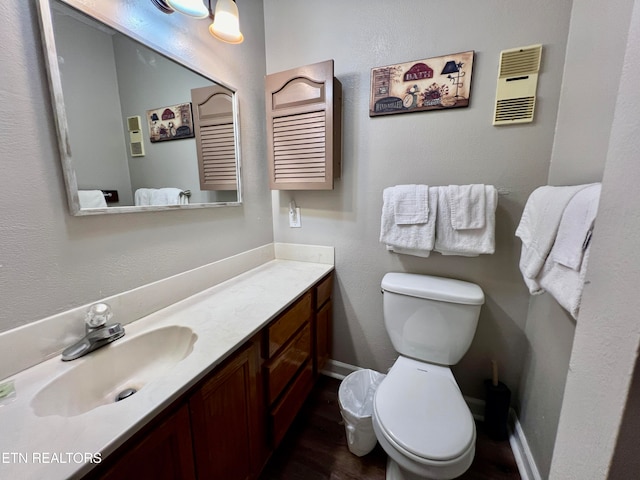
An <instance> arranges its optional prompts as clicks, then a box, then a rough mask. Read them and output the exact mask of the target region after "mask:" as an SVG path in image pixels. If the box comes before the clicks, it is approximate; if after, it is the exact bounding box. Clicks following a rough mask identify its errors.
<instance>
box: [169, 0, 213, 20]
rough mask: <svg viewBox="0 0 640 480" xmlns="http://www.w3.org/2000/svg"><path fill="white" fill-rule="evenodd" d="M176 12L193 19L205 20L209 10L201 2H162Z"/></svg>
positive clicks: (189, 0) (184, 0)
mask: <svg viewBox="0 0 640 480" xmlns="http://www.w3.org/2000/svg"><path fill="white" fill-rule="evenodd" d="M164 1H165V2H166V3H167V4H168V5H169V6H170V7H171V8H173V9H174V10H175V11H176V12H180V13H183V14H185V15H189V16H190V17H194V18H207V17H208V16H209V9H208V8H207V7H205V5H204V3H203V2H202V0H164Z"/></svg>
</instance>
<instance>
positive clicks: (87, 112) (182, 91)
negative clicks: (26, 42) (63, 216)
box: [39, 0, 242, 215]
mask: <svg viewBox="0 0 640 480" xmlns="http://www.w3.org/2000/svg"><path fill="white" fill-rule="evenodd" d="M39 6H40V20H41V22H40V23H41V29H42V36H43V42H44V46H45V57H46V60H47V69H48V75H49V85H50V91H51V97H52V102H53V109H54V113H55V120H56V129H57V133H58V143H59V150H60V156H61V161H62V167H63V173H64V178H65V183H66V189H67V197H68V202H69V208H70V210H71V213H72V214H73V215H97V214H111V213H130V212H145V211H162V210H176V209H193V208H205V207H219V206H235V205H240V204H241V202H242V196H241V190H242V189H241V181H240V178H241V175H240V138H239V129H238V125H239V123H238V101H237V94H236V91H235V89H233V88H232V87H230V86H228V85H224V84H222V83H221V82H220V81H214V80H213V79H211V78H210V77H208V76H207V75H206V74H204V73H203V72H201V71H198V69H197V68H195V67H193V66H187V65H185V64H184V63H182V62H181V61H179V60H178V59H176V58H174V57H173V56H172V55H171V54H170V53H168V52H166V51H160V50H159V49H157V48H154V47H152V46H150V45H148V44H146V45H145V44H144V43H141V42H140V41H139V40H140V39H139V38H137V40H136V39H134V38H132V35H133V34H131V33H130V32H129V31H128V30H126V29H125V28H124V27H120V26H118V25H114V24H111V23H110V21H108V20H105V19H104V18H97V16H98V15H97V14H95V13H94V14H93V15H91V11H90V10H89V7H86V8H85V7H82V10H87V11H84V12H83V11H80V10H78V9H76V8H73V7H71V6H70V5H68V4H67V3H65V2H63V1H61V0H39ZM127 33H128V34H127ZM133 36H136V35H133ZM136 37H137V36H136ZM194 92H195V95H196V97H193V95H194ZM203 92H205V93H203Z"/></svg>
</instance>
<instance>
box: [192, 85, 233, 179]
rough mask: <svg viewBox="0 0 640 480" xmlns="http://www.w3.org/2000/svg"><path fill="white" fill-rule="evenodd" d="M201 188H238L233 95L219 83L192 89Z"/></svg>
mask: <svg viewBox="0 0 640 480" xmlns="http://www.w3.org/2000/svg"><path fill="white" fill-rule="evenodd" d="M191 101H192V103H193V124H194V127H195V135H196V148H197V151H198V169H199V171H200V189H201V190H237V188H238V183H237V180H238V163H237V162H236V135H235V130H234V125H233V95H232V93H231V92H230V91H229V90H228V89H226V88H224V87H222V86H219V85H213V86H211V87H203V88H194V89H193V90H191Z"/></svg>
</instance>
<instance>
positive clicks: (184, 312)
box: [0, 259, 333, 480]
mask: <svg viewBox="0 0 640 480" xmlns="http://www.w3.org/2000/svg"><path fill="white" fill-rule="evenodd" d="M331 270H333V265H330V264H324V263H312V262H302V261H294V260H278V259H276V260H271V261H269V262H267V263H265V264H264V265H261V266H259V267H257V268H253V269H252V270H249V271H248V272H246V273H243V274H240V275H238V276H236V277H234V278H232V279H230V280H227V281H225V282H223V283H220V284H218V285H216V286H214V287H211V288H209V289H207V290H204V291H203V292H200V293H198V294H196V295H193V296H191V297H189V298H186V299H185V300H182V301H179V302H177V303H175V304H173V305H171V306H169V307H166V308H163V309H162V310H159V311H157V312H155V313H152V314H150V315H147V316H146V317H143V318H141V319H139V320H137V321H135V322H133V323H129V324H128V325H126V326H125V329H126V335H125V337H123V338H122V339H121V340H118V341H117V342H123V341H127V340H128V339H130V338H132V337H134V336H136V335H138V334H141V333H144V332H146V331H149V330H153V329H156V328H159V327H163V326H167V325H180V326H185V327H189V328H191V329H192V330H193V331H194V332H195V333H196V334H197V335H198V339H197V341H196V343H195V345H194V347H193V351H192V352H191V354H190V355H188V356H187V357H186V358H185V359H183V360H182V361H180V362H179V363H178V364H176V365H175V366H173V367H172V368H170V369H168V370H167V371H166V373H165V375H164V376H163V378H161V379H158V380H155V381H151V382H149V383H148V384H147V385H145V386H144V387H143V388H142V389H141V390H140V391H138V392H137V393H136V394H135V395H133V396H132V397H130V398H128V399H127V400H126V401H123V402H119V403H111V404H108V405H103V406H100V407H97V408H95V409H93V410H90V411H89V412H87V413H84V414H81V415H77V416H74V417H61V416H55V415H52V416H44V417H39V416H37V415H36V414H35V413H34V411H33V409H32V407H31V400H32V398H33V397H34V395H35V394H36V393H37V392H38V391H40V390H41V389H42V388H43V387H44V386H45V385H47V384H48V383H49V382H50V381H51V380H52V379H54V378H56V377H58V376H59V375H61V374H63V373H64V372H66V371H68V370H69V369H72V368H74V367H76V366H78V365H79V364H80V362H83V361H86V359H87V358H88V357H83V358H80V359H78V360H74V361H71V362H62V361H60V357H59V356H57V357H54V358H51V359H49V360H46V361H44V362H42V363H40V364H38V365H35V366H33V367H31V368H28V369H26V370H24V371H22V372H20V373H18V374H16V375H14V376H13V377H10V378H9V379H8V380H11V379H13V380H14V382H15V388H16V393H17V395H16V397H15V398H14V399H13V401H11V402H10V403H7V404H4V405H2V404H0V478H3V479H4V478H6V479H20V480H28V479H34V480H36V479H37V480H41V479H45V478H46V479H47V480H56V479H66V478H79V477H81V476H82V475H84V474H86V473H87V472H88V471H89V470H90V469H91V468H92V466H93V465H91V464H87V463H84V462H79V463H76V461H77V460H78V459H79V458H80V456H79V455H77V454H82V455H84V454H87V455H89V456H91V455H93V454H96V453H100V454H101V457H102V458H103V459H104V458H105V457H106V456H107V455H108V454H109V453H111V452H113V451H114V450H115V449H116V448H117V447H118V446H119V445H121V444H122V443H123V442H124V441H125V440H127V439H128V438H130V437H131V435H133V434H134V433H135V432H136V431H137V430H138V429H139V428H140V427H141V426H143V425H144V424H145V423H147V422H148V421H149V420H150V419H152V418H153V417H154V416H155V415H156V414H158V413H159V412H161V411H162V409H163V408H164V407H165V406H167V405H168V404H170V403H171V402H172V401H173V400H175V399H176V398H178V397H179V396H180V395H181V394H183V393H184V392H186V391H187V390H188V389H189V388H190V387H191V386H193V385H194V384H195V383H196V382H197V381H198V380H200V379H202V378H203V377H204V376H205V375H206V374H207V373H209V372H210V371H211V370H212V369H213V368H214V367H215V366H216V365H218V364H220V362H222V360H224V359H225V358H226V357H228V356H229V355H230V354H231V353H232V352H233V351H234V350H236V349H237V348H238V347H240V346H241V345H242V344H243V343H244V342H245V341H246V340H248V339H249V338H250V337H251V336H252V335H253V334H255V333H256V332H258V331H259V330H260V329H261V328H262V327H264V326H265V325H266V324H267V323H268V322H269V321H271V320H272V319H273V318H274V317H275V316H276V315H277V314H278V313H280V312H281V311H283V310H284V309H285V308H286V307H287V306H288V305H289V304H291V303H292V302H293V301H294V300H295V299H296V298H297V297H299V296H300V295H301V294H302V293H304V292H305V291H306V290H308V289H309V288H310V287H311V286H312V285H313V284H314V283H316V282H317V281H318V280H320V279H321V278H322V277H323V276H324V275H326V274H327V273H328V272H330V271H331ZM113 320H114V321H118V319H117V318H114V319H113ZM117 342H116V343H117ZM113 345H115V343H114V344H113ZM103 348H109V346H106V347H103ZM158 348H162V347H161V346H158Z"/></svg>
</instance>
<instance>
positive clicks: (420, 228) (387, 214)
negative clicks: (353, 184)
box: [380, 187, 438, 257]
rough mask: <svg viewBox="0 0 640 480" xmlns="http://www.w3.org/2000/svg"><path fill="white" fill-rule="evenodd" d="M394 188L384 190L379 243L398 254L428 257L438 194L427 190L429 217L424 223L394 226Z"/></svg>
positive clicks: (432, 189)
mask: <svg viewBox="0 0 640 480" xmlns="http://www.w3.org/2000/svg"><path fill="white" fill-rule="evenodd" d="M393 189H394V187H388V188H385V189H384V192H383V195H382V198H383V203H382V215H381V219H380V242H381V243H384V244H385V245H387V246H388V248H390V249H392V250H393V251H397V252H398V253H404V254H409V255H416V256H421V257H427V256H429V252H430V251H431V250H432V249H433V245H434V241H435V225H436V211H437V205H438V194H437V190H436V189H434V188H429V189H428V192H429V205H430V207H429V215H428V217H427V222H426V223H421V224H406V225H404V224H400V225H398V224H396V221H395V212H394V195H393Z"/></svg>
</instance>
